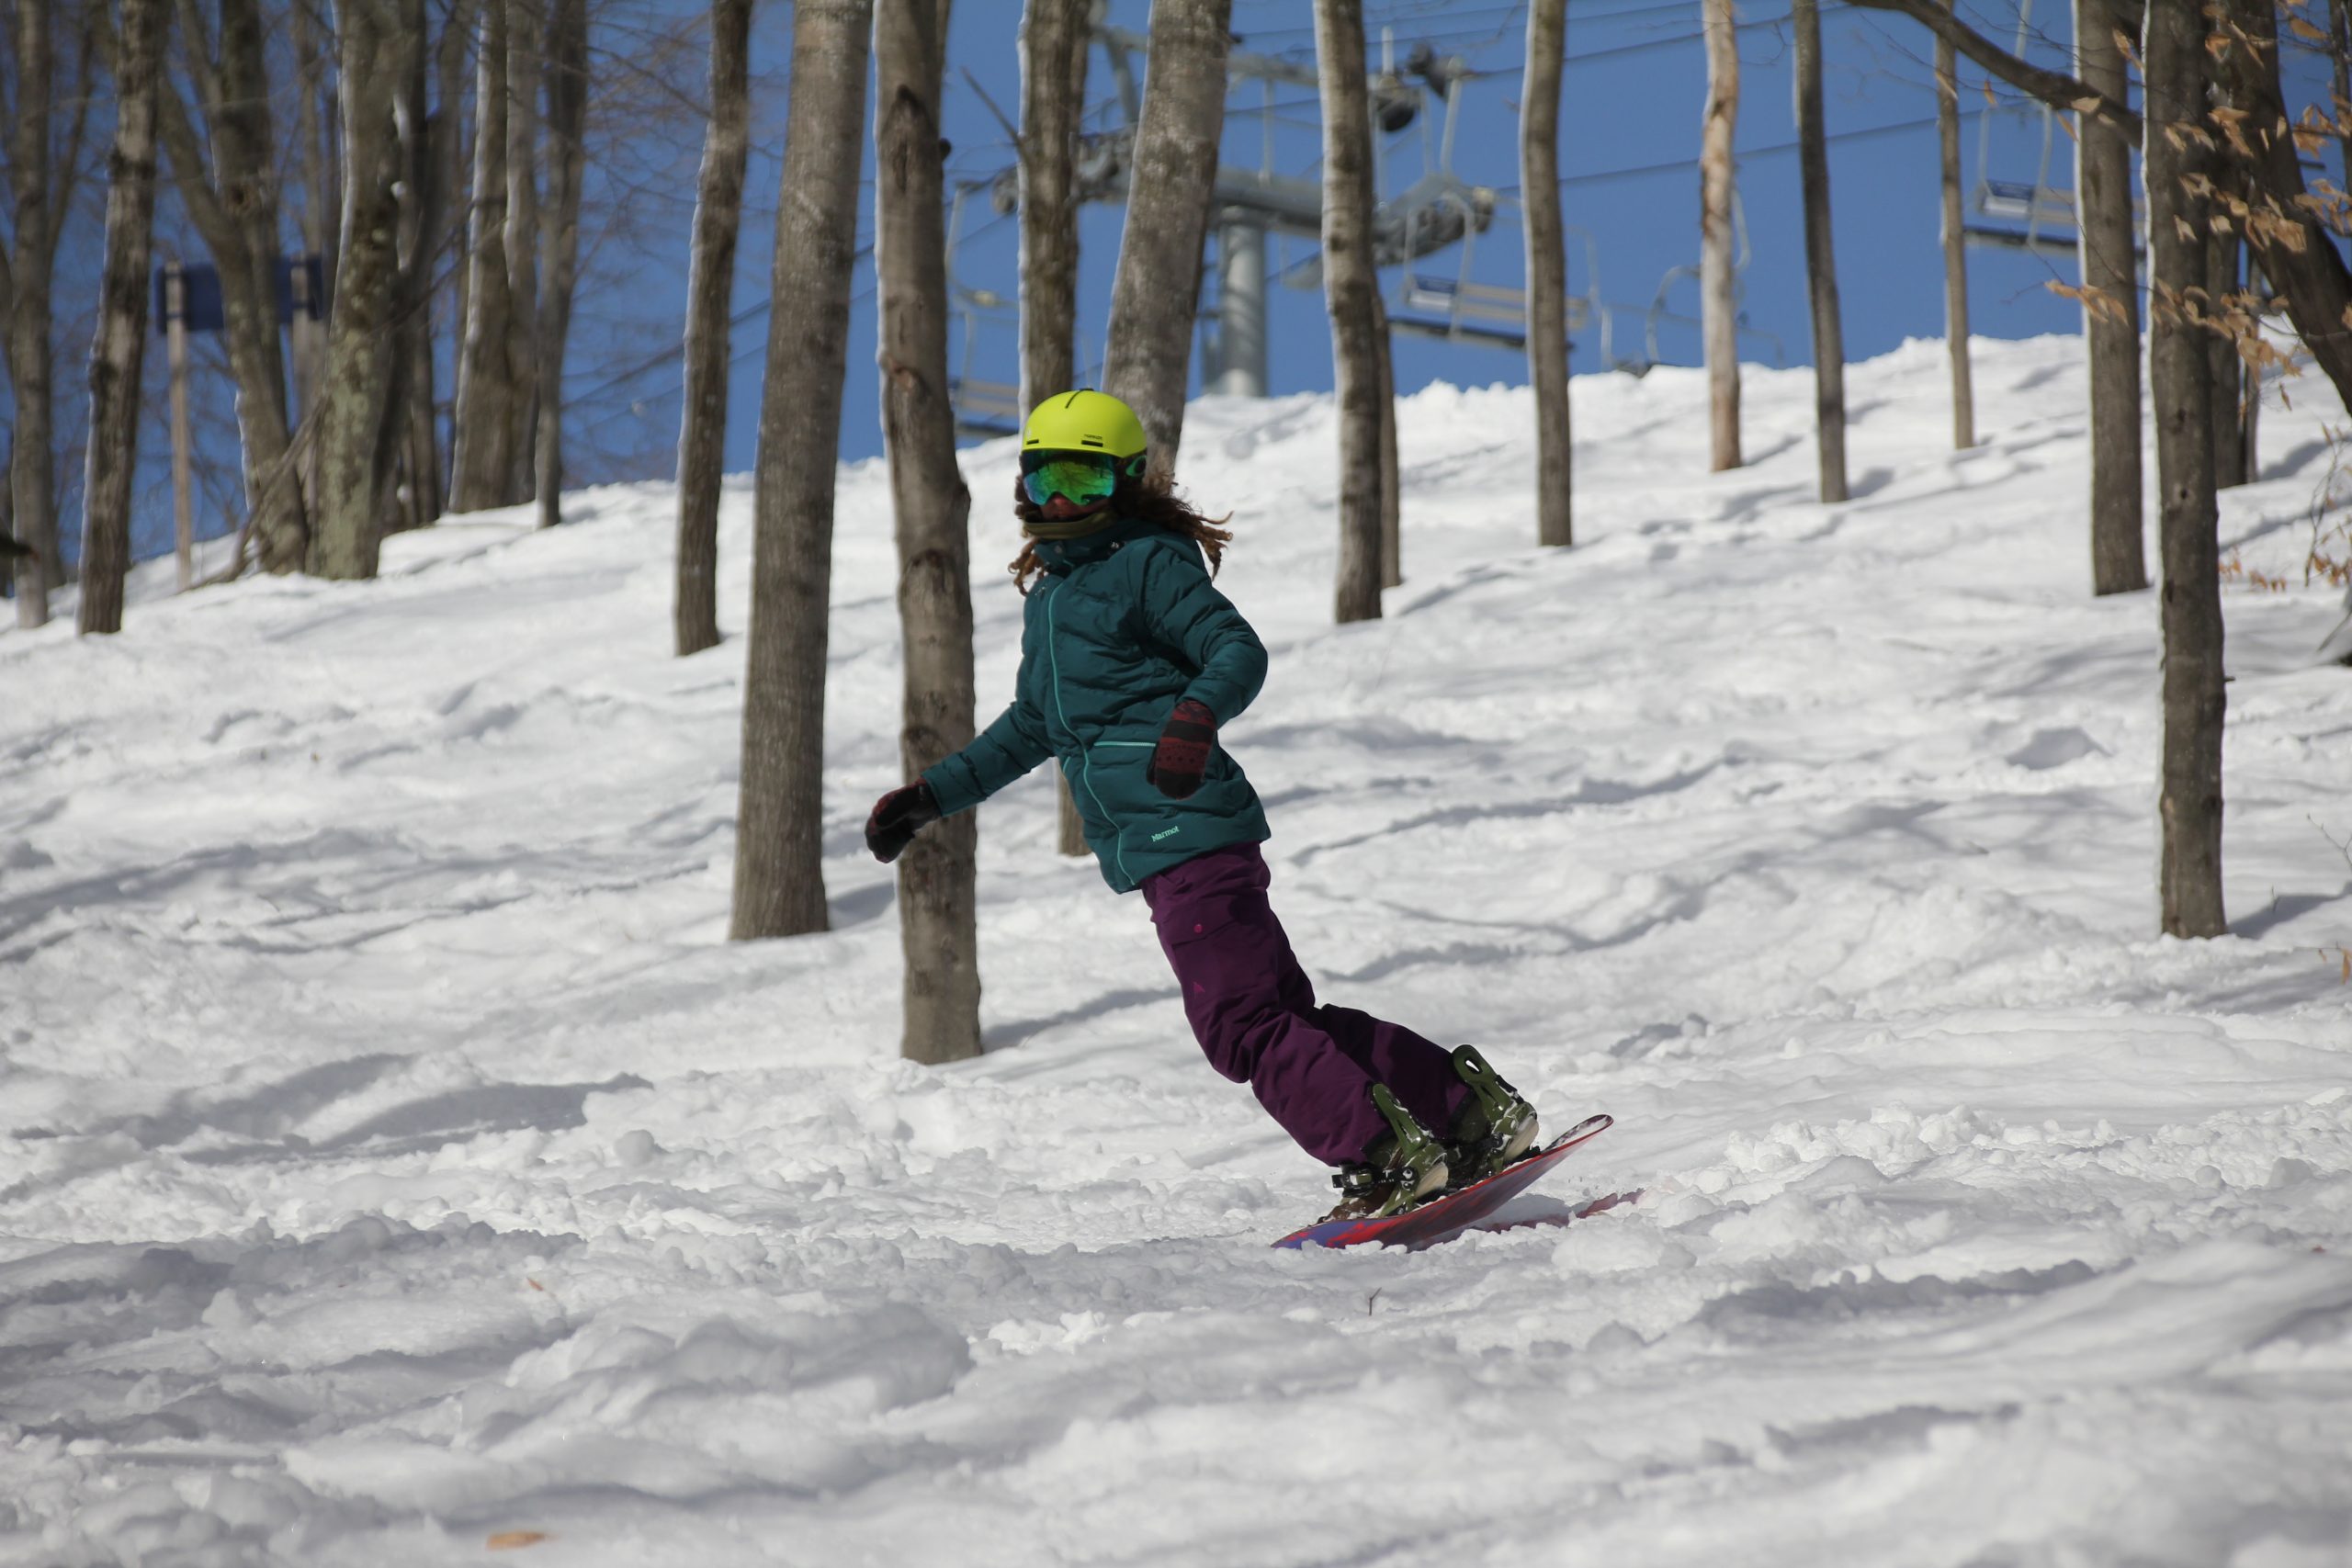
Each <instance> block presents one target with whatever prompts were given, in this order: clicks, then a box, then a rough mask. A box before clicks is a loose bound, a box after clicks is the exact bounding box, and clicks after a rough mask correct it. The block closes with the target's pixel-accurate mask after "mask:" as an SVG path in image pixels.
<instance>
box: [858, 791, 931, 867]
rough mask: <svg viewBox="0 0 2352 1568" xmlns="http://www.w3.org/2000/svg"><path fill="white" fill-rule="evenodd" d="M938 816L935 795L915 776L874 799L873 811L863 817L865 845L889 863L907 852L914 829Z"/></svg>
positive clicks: (928, 824) (925, 824)
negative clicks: (904, 783) (912, 780)
mask: <svg viewBox="0 0 2352 1568" xmlns="http://www.w3.org/2000/svg"><path fill="white" fill-rule="evenodd" d="M938 820H939V799H938V797H937V796H936V795H933V794H932V793H931V786H930V785H929V784H925V783H923V782H922V780H921V779H917V780H916V781H915V782H914V783H912V784H906V785H902V786H901V787H899V788H898V789H894V790H892V791H891V792H890V793H889V794H888V795H884V796H883V797H882V798H881V799H879V800H877V801H876V802H875V803H874V811H873V814H872V815H871V816H869V817H867V818H866V819H865V847H866V848H867V849H869V850H872V851H873V852H874V858H875V859H876V860H878V861H880V862H881V863H883V864H884V865H888V864H889V863H891V862H892V861H894V860H897V859H898V858H899V855H901V854H903V853H905V852H906V848H907V846H908V845H909V844H911V843H913V842H914V841H915V835H916V834H917V833H920V832H922V830H923V829H925V828H928V827H930V826H931V825H932V824H933V822H936V821H938Z"/></svg>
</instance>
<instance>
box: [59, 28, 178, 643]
mask: <svg viewBox="0 0 2352 1568" xmlns="http://www.w3.org/2000/svg"><path fill="white" fill-rule="evenodd" d="M164 3H165V0H122V15H121V31H120V34H119V42H118V45H117V47H116V49H115V51H114V98H115V127H114V147H113V149H112V151H111V152H108V153H107V230H106V234H107V237H106V270H105V273H104V275H103V277H102V279H101V281H100V284H99V295H98V330H97V333H96V337H95V338H94V339H93V340H92V342H91V344H90V432H89V446H88V449H87V453H86V457H85V467H84V469H83V479H82V602H81V612H80V615H79V617H78V620H77V625H76V629H77V630H79V631H80V632H82V633H83V634H85V635H87V634H89V633H92V632H119V631H120V630H121V629H122V581H123V576H124V574H125V573H126V572H127V571H128V570H130V486H131V481H132V479H134V478H135V477H136V475H137V470H138V466H139V382H140V370H141V367H142V365H143V363H144V358H145V354H146V347H147V296H148V285H147V267H148V256H149V254H150V242H151V240H152V238H153V232H154V225H155V118H156V101H157V99H158V97H159V96H161V93H162V88H163V56H164V33H165V31H166V25H165V15H164Z"/></svg>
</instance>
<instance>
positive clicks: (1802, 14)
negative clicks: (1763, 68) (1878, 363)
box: [1790, 0, 1846, 504]
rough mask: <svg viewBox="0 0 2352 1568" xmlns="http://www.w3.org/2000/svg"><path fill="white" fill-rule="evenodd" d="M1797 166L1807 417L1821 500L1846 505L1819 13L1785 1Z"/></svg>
mask: <svg viewBox="0 0 2352 1568" xmlns="http://www.w3.org/2000/svg"><path fill="white" fill-rule="evenodd" d="M1790 20H1791V22H1792V32H1793V33H1794V34H1795V37H1796V99H1797V102H1796V119H1797V164H1798V168H1799V170H1800V177H1801V179H1802V181H1803V184H1804V271H1805V283H1806V288H1807V292H1808V293H1809V295H1810V296H1811V298H1812V301H1813V389H1814V390H1813V414H1814V432H1815V448H1816V455H1817V457H1819V459H1820V469H1821V499H1822V502H1824V504H1835V503H1837V502H1842V501H1844V500H1845V499H1846V329H1845V325H1844V323H1843V322H1842V321H1840V320H1839V319H1838V251H1837V246H1836V244H1835V243H1834V242H1833V240H1832V237H1831V233H1830V227H1829V140H1828V133H1827V130H1826V127H1825V126H1824V125H1823V123H1822V106H1821V6H1820V4H1819V0H1792V11H1791V16H1790Z"/></svg>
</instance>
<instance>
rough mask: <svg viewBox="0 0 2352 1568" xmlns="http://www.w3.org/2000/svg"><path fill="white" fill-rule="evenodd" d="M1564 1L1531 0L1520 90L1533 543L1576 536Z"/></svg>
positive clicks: (1562, 541) (1552, 542)
mask: <svg viewBox="0 0 2352 1568" xmlns="http://www.w3.org/2000/svg"><path fill="white" fill-rule="evenodd" d="M1567 46H1568V7H1567V0H1531V4H1530V5H1529V6H1528V7H1527V69H1526V75H1525V77H1524V79H1523V80H1522V81H1521V85H1520V94H1519V194H1520V200H1521V203H1523V204H1524V211H1525V217H1526V229H1527V379H1528V383H1529V385H1530V386H1531V387H1532V388H1533V389H1534V393H1535V542H1536V543H1537V544H1539V545H1562V546H1565V545H1572V544H1574V543H1576V526H1575V523H1574V521H1573V519H1572V514H1571V512H1570V507H1569V501H1570V493H1571V479H1572V473H1571V457H1570V447H1569V445H1568V252H1567V237H1566V231H1565V230H1564V228H1563V227H1562V223H1561V219H1560V68H1561V62H1562V60H1563V58H1564V57H1565V55H1566V52H1567Z"/></svg>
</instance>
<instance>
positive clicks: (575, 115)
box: [531, 0, 588, 528]
mask: <svg viewBox="0 0 2352 1568" xmlns="http://www.w3.org/2000/svg"><path fill="white" fill-rule="evenodd" d="M546 75H547V84H548V128H547V129H548V133H547V160H548V199H547V205H546V206H545V207H544V208H543V209H541V210H540V213H539V254H540V256H541V258H542V261H541V265H542V266H543V267H544V268H545V271H546V276H545V277H544V278H543V279H542V281H543V283H544V285H545V287H544V288H541V290H540V292H539V324H538V331H537V334H536V335H537V340H538V341H537V350H538V397H537V404H538V434H537V437H536V438H535V439H534V441H533V444H532V448H531V452H532V464H533V477H532V483H531V488H532V491H533V493H534V494H536V495H537V498H538V502H539V526H540V527H542V528H552V527H554V526H555V525H557V524H558V523H560V522H562V521H563V510H562V506H563V502H562V491H563V349H564V343H565V340H566V339H568V338H569V337H570V336H571V289H572V284H573V281H574V275H575V273H576V271H577V269H578V265H579V260H580V183H581V177H582V167H583V165H584V164H585V161H586V158H585V150H584V148H583V147H582V140H581V139H582V136H583V135H584V134H585V132H586V130H587V124H588V0H554V12H553V15H552V16H551V17H550V18H549V23H548V62H547V72H546Z"/></svg>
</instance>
